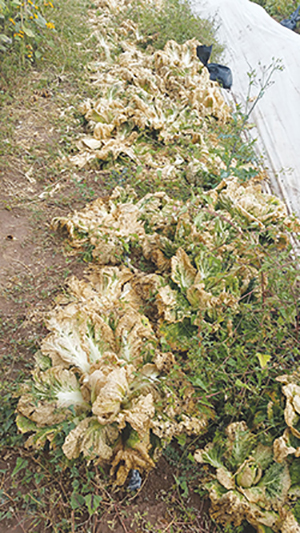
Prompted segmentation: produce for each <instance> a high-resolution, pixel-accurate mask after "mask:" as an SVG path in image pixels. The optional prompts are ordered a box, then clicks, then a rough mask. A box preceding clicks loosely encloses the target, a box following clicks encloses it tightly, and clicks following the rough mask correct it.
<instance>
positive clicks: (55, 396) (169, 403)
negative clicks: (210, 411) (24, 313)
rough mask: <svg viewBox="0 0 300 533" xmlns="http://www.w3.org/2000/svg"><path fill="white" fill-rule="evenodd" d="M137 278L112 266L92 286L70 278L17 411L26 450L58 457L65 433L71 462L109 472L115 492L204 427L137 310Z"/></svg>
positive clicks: (95, 275)
mask: <svg viewBox="0 0 300 533" xmlns="http://www.w3.org/2000/svg"><path fill="white" fill-rule="evenodd" d="M133 277H134V276H133V274H132V272H131V271H130V270H129V269H127V268H125V267H122V268H117V267H106V268H103V269H100V270H99V269H98V270H94V271H93V272H92V273H91V275H90V277H89V279H88V281H79V280H77V279H76V278H75V277H73V278H71V279H70V282H69V287H70V292H69V295H68V297H63V298H61V302H60V305H58V306H57V307H56V308H55V309H54V311H52V313H51V315H50V316H49V319H48V322H47V327H48V329H49V330H50V333H49V335H48V336H47V337H46V338H45V339H44V341H43V343H42V346H41V351H40V353H39V355H38V356H37V358H36V366H35V369H34V371H33V373H32V380H31V381H28V382H26V383H25V384H24V385H23V388H22V391H21V393H22V395H21V397H20V399H19V403H18V408H17V411H18V416H17V425H18V428H19V430H20V431H21V432H23V433H30V436H29V438H28V439H27V441H26V446H27V447H33V448H36V449H38V448H42V447H44V446H45V445H46V443H47V442H48V444H49V445H50V448H52V449H55V447H56V446H57V442H58V441H59V439H61V435H62V434H65V435H66V436H65V440H64V444H63V446H62V449H63V452H64V454H65V456H66V457H67V458H68V459H69V460H72V459H77V458H78V457H79V456H83V457H85V458H86V460H87V461H94V462H95V463H96V464H100V465H110V466H111V475H112V476H113V477H114V478H115V483H116V484H117V485H123V484H124V483H125V481H126V479H127V476H128V474H129V472H130V471H131V470H138V471H139V472H141V473H142V472H148V471H149V470H150V469H152V468H153V467H154V466H155V461H156V460H157V458H158V456H159V453H160V451H161V450H162V448H163V447H164V446H165V445H166V444H167V443H168V442H170V440H171V439H172V437H173V436H174V435H180V434H181V433H187V434H197V435H198V434H200V433H202V432H203V431H204V430H205V427H206V417H205V416H203V415H202V414H201V413H200V412H199V409H197V406H196V401H195V400H194V390H193V388H192V387H191V386H190V384H189V383H188V382H187V381H186V379H185V377H184V375H183V374H182V373H180V372H178V371H176V369H175V367H176V365H175V359H174V356H173V354H172V353H170V352H162V351H161V347H160V344H159V341H158V339H157V338H156V336H155V333H154V331H153V328H152V327H151V324H150V323H149V320H148V319H147V317H146V316H145V315H143V314H141V313H140V311H139V309H140V306H141V296H140V294H139V291H138V290H137V289H135V288H134V285H133V284H132V281H133ZM142 284H143V280H142V281H141V283H140V285H142ZM137 287H138V285H137ZM170 376H173V382H174V386H172V383H171V381H170V383H169V377H170ZM179 383H180V386H179ZM178 390H180V392H176V391H178Z"/></svg>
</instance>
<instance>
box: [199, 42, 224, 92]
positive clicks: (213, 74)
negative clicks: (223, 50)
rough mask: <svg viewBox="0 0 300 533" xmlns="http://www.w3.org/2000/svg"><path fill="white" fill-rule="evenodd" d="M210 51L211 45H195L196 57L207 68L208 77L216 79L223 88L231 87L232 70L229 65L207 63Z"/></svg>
mask: <svg viewBox="0 0 300 533" xmlns="http://www.w3.org/2000/svg"><path fill="white" fill-rule="evenodd" d="M211 51H212V45H210V46H206V45H204V44H203V45H201V46H197V50H196V52H197V57H198V58H199V59H200V61H201V63H203V65H204V66H205V67H206V68H207V69H208V71H209V77H210V79H211V80H212V81H217V82H218V83H219V84H220V85H221V87H224V89H231V86H232V81H233V80H232V72H231V70H230V68H229V67H225V66H224V65H219V64H218V63H208V60H209V58H210V55H211Z"/></svg>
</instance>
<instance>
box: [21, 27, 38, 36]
mask: <svg viewBox="0 0 300 533" xmlns="http://www.w3.org/2000/svg"><path fill="white" fill-rule="evenodd" d="M22 30H23V32H24V33H25V35H27V37H32V38H33V39H34V38H35V34H34V33H33V31H31V29H30V28H26V26H24V25H23V26H22Z"/></svg>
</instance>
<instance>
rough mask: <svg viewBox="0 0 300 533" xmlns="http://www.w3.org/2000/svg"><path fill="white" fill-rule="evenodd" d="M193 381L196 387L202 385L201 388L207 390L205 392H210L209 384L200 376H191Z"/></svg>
mask: <svg viewBox="0 0 300 533" xmlns="http://www.w3.org/2000/svg"><path fill="white" fill-rule="evenodd" d="M191 383H192V384H193V385H194V387H200V388H201V389H203V390H205V392H208V388H207V385H206V384H205V383H204V381H203V380H202V379H201V378H200V377H199V376H195V377H193V378H191Z"/></svg>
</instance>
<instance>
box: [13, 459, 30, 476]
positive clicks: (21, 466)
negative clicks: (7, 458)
mask: <svg viewBox="0 0 300 533" xmlns="http://www.w3.org/2000/svg"><path fill="white" fill-rule="evenodd" d="M27 465H28V461H27V459H23V457H18V459H17V462H16V466H15V468H14V469H13V472H12V475H11V476H12V477H14V476H16V475H17V473H18V472H20V470H23V469H24V468H26V466H27Z"/></svg>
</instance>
